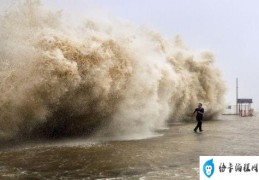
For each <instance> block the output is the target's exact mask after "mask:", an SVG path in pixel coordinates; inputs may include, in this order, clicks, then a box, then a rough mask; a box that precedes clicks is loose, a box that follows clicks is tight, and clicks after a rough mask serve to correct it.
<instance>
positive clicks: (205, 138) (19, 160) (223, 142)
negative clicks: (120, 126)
mask: <svg viewBox="0 0 259 180" xmlns="http://www.w3.org/2000/svg"><path fill="white" fill-rule="evenodd" d="M194 126H195V122H193V123H172V124H170V126H169V129H166V130H161V132H160V133H162V134H163V135H161V136H157V137H153V138H149V139H142V140H128V141H103V142H102V141H96V140H93V139H89V138H88V139H80V140H78V139H77V140H75V139H74V140H67V141H65V142H48V143H46V142H45V143H33V144H23V145H19V146H13V147H8V148H2V149H1V150H0V179H106V178H109V179H177V180H178V179H179V180H181V179H199V169H198V167H199V156H210V155H211V156H226V155H238V156H243V155H254V156H255V155H259V118H258V117H242V118H241V117H236V116H221V117H219V119H218V120H212V121H206V122H204V123H203V129H204V131H203V132H202V133H194V132H193V128H194Z"/></svg>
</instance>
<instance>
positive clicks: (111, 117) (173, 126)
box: [0, 0, 257, 179]
mask: <svg viewBox="0 0 259 180" xmlns="http://www.w3.org/2000/svg"><path fill="white" fill-rule="evenodd" d="M12 2H14V1H12ZM17 2H18V1H17ZM40 4H41V3H40V1H39V0H24V1H23V0H21V1H19V2H18V3H14V5H11V6H10V7H9V9H7V10H6V11H4V13H2V14H1V15H0V39H1V41H0V143H1V153H0V177H1V178H3V179H82V178H85V179H87V178H90V179H92V178H106V177H109V178H136V179H139V178H142V179H145V178H151V179H152V178H153V179H166V178H169V179H170V178H172V177H175V178H177V179H181V178H182V179H186V178H190V179H193V178H196V177H197V173H198V169H197V167H198V164H197V163H198V156H199V155H206V154H208V155H209V154H211V153H212V154H213V155H215V154H231V153H234V154H235V153H236V154H239V155H240V154H246V153H249V152H250V151H252V152H254V153H255V151H254V148H255V147H257V145H256V143H252V142H251V141H250V135H251V133H256V131H253V130H254V129H255V128H256V126H255V125H254V124H253V123H256V121H255V120H252V119H251V118H246V119H247V121H243V120H239V119H238V120H236V121H221V120H219V121H208V122H206V123H205V124H206V125H205V132H204V133H202V134H194V133H193V132H192V129H193V126H194V124H192V123H188V122H191V121H192V120H193V119H192V117H191V112H192V111H193V109H194V107H196V105H197V103H198V102H202V103H203V105H204V107H205V111H206V116H205V118H206V119H207V120H212V119H214V118H215V117H216V116H217V115H218V114H220V112H221V110H222V108H223V107H224V106H223V105H224V102H223V99H224V98H223V95H224V92H225V85H224V81H223V79H222V77H221V73H220V71H219V69H217V68H216V67H215V66H214V60H215V58H214V55H213V54H212V53H211V52H209V51H200V52H194V51H192V50H190V49H188V48H187V47H186V46H185V45H184V44H183V43H182V41H181V38H180V37H179V36H177V37H176V38H175V40H170V39H168V38H164V37H163V36H162V35H160V34H159V33H157V32H154V31H152V30H150V29H148V28H147V27H142V26H141V27H135V26H134V25H132V24H130V23H128V22H125V21H123V20H118V19H117V18H113V17H110V16H107V17H100V16H99V15H98V14H96V16H91V17H88V16H87V17H75V18H74V21H71V19H69V18H66V17H64V15H62V11H53V10H49V9H48V8H47V7H42V6H41V5H40ZM223 119H224V118H223ZM244 123H245V124H244ZM232 125H233V126H232ZM241 127H242V128H241ZM249 128H250V129H249ZM243 132H246V133H250V134H249V135H248V134H244V136H242V135H243ZM230 138H231V141H229V139H230ZM242 138H243V140H246V141H245V142H242V145H244V144H246V145H248V147H250V146H251V144H253V145H254V146H251V150H249V148H247V147H246V146H240V145H239V143H240V140H242ZM254 138H256V136H255V137H254ZM235 139H236V141H235ZM248 139H249V140H248ZM249 143H251V144H249ZM231 147H232V148H231ZM231 150H233V152H231ZM243 150H245V151H243Z"/></svg>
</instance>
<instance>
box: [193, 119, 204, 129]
mask: <svg viewBox="0 0 259 180" xmlns="http://www.w3.org/2000/svg"><path fill="white" fill-rule="evenodd" d="M196 120H197V125H196V127H195V128H194V131H197V129H198V128H199V131H202V128H201V126H202V119H196Z"/></svg>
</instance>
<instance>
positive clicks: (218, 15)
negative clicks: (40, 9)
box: [0, 0, 259, 109]
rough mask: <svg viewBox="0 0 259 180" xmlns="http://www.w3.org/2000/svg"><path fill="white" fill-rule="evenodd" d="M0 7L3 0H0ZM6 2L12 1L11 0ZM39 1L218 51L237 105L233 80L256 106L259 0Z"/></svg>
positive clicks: (230, 99) (192, 46) (258, 103)
mask: <svg viewBox="0 0 259 180" xmlns="http://www.w3.org/2000/svg"><path fill="white" fill-rule="evenodd" d="M0 2H1V5H3V6H2V8H3V7H4V4H6V2H8V1H7V0H0ZM9 2H10V1H9ZM42 2H43V4H45V5H47V6H50V7H53V8H57V9H64V10H65V12H68V13H80V14H84V13H85V12H89V11H96V10H98V11H106V12H108V13H110V14H112V15H115V16H118V17H120V18H123V19H126V20H128V21H130V22H132V23H133V24H136V25H142V24H145V25H147V26H149V27H150V28H151V29H153V30H155V31H158V32H160V33H161V34H162V35H164V36H167V37H170V38H172V37H174V36H175V35H177V34H180V35H181V37H182V39H183V41H184V43H185V44H186V45H187V46H188V47H189V48H190V49H193V50H200V49H209V50H211V51H212V52H214V54H215V56H216V66H217V67H219V68H220V69H221V71H222V74H223V76H224V79H225V80H226V84H227V86H228V93H227V95H226V101H227V102H228V103H230V104H235V79H236V77H238V78H239V87H240V88H239V95H240V98H253V99H254V106H253V107H255V108H256V109H259V96H258V95H257V92H259V84H257V83H258V78H259V11H258V8H259V1H258V0H42Z"/></svg>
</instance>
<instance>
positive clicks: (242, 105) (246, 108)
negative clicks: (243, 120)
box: [237, 99, 254, 117]
mask: <svg viewBox="0 0 259 180" xmlns="http://www.w3.org/2000/svg"><path fill="white" fill-rule="evenodd" d="M252 103H253V99H237V108H238V112H239V115H240V116H242V117H246V116H253V111H254V109H252V108H251V104H252Z"/></svg>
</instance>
